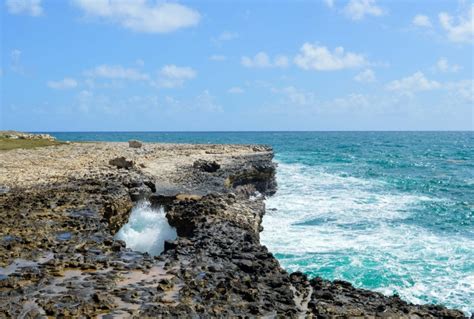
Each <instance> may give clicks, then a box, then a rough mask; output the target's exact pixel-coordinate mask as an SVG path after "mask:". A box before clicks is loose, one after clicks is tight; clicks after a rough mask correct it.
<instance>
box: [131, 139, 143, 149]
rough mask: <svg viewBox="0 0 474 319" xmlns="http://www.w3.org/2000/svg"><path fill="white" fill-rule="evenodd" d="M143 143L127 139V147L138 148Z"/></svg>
mask: <svg viewBox="0 0 474 319" xmlns="http://www.w3.org/2000/svg"><path fill="white" fill-rule="evenodd" d="M142 145H143V143H142V142H140V141H137V140H130V141H128V147H131V148H140V147H142Z"/></svg>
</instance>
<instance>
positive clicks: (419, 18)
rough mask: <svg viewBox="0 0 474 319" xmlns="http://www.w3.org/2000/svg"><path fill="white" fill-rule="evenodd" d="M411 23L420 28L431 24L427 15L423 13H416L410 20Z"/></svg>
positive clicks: (428, 26) (429, 26)
mask: <svg viewBox="0 0 474 319" xmlns="http://www.w3.org/2000/svg"><path fill="white" fill-rule="evenodd" d="M412 23H413V25H415V26H417V27H422V28H431V27H432V26H433V25H432V24H431V20H430V18H429V17H428V16H425V15H423V14H417V15H416V16H415V17H414V18H413V21H412Z"/></svg>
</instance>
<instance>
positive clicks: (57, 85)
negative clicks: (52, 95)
mask: <svg viewBox="0 0 474 319" xmlns="http://www.w3.org/2000/svg"><path fill="white" fill-rule="evenodd" d="M47 84H48V86H49V87H50V88H52V89H55V90H65V89H73V88H75V87H76V86H77V81H76V80H75V79H73V78H64V79H62V80H60V81H48V83H47Z"/></svg>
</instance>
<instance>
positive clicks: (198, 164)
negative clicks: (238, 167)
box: [193, 160, 221, 173]
mask: <svg viewBox="0 0 474 319" xmlns="http://www.w3.org/2000/svg"><path fill="white" fill-rule="evenodd" d="M193 167H194V168H196V169H199V170H201V171H204V172H208V173H214V172H217V170H218V169H219V168H221V166H220V165H219V163H217V162H216V161H206V160H197V161H195V162H194V163H193Z"/></svg>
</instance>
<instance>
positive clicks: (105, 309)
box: [0, 143, 464, 318]
mask: <svg viewBox="0 0 474 319" xmlns="http://www.w3.org/2000/svg"><path fill="white" fill-rule="evenodd" d="M122 156H123V157H124V158H125V159H126V160H127V161H128V160H131V161H133V166H132V167H129V168H128V169H126V168H117V167H116V166H113V165H110V164H109V161H110V160H111V159H114V158H119V157H122ZM272 158H273V152H272V150H271V149H270V148H267V147H264V146H256V145H253V146H252V145H251V146H244V145H190V144H188V145H186V144H179V145H177V144H175V145H173V144H143V146H141V147H140V148H130V147H129V146H128V144H126V143H87V144H77V143H72V144H70V145H59V146H52V147H46V148H40V149H35V150H12V151H8V152H4V153H0V162H1V164H2V165H1V166H0V172H1V174H0V176H1V179H0V185H1V186H6V188H5V187H4V188H3V189H4V191H2V193H0V208H1V214H2V216H1V217H2V222H1V223H2V225H1V228H2V229H3V232H4V233H3V234H2V242H1V246H0V247H1V250H0V267H3V268H2V272H3V275H1V276H0V279H1V281H0V282H1V285H2V292H1V295H0V297H1V298H0V300H1V304H0V306H1V307H0V308H1V309H4V311H5V314H6V315H7V316H12V317H16V316H18V315H20V314H29V315H35V314H39V315H48V316H59V315H64V316H81V315H89V316H102V315H105V314H112V315H117V316H120V315H122V316H132V317H133V316H135V317H136V316H164V317H168V316H171V317H179V316H184V315H186V316H193V315H194V316H204V317H206V316H207V317H216V316H224V317H226V316H238V315H250V316H276V315H278V316H280V315H281V316H287V317H306V316H309V317H311V316H313V317H329V318H331V317H335V316H338V317H343V318H345V317H347V318H349V317H350V318H353V317H360V318H364V317H385V318H387V317H392V318H393V317H396V318H410V317H414V316H418V317H431V318H438V317H444V318H462V317H464V316H463V314H462V313H461V312H460V311H457V310H449V309H446V308H444V307H441V306H433V305H412V304H408V303H406V302H404V301H402V300H400V298H398V297H386V296H383V295H381V294H379V293H375V292H370V291H367V290H362V289H356V288H354V287H352V285H350V284H349V283H347V282H343V281H334V282H329V281H326V280H322V279H320V278H314V279H311V280H309V279H308V278H307V277H306V276H305V275H304V274H301V273H293V274H288V273H287V272H286V271H285V270H283V269H282V268H281V267H280V265H279V263H278V261H277V260H276V259H275V258H274V257H273V255H272V254H271V253H270V252H268V250H267V249H266V248H265V247H264V246H262V245H261V244H260V241H259V232H260V231H261V221H262V217H263V215H264V213H265V204H264V198H263V197H261V198H255V197H253V196H252V195H254V194H255V191H258V192H260V193H262V194H264V195H266V196H271V194H273V193H274V192H275V191H276V182H275V173H276V170H275V169H276V167H275V164H274V163H273V162H272ZM199 160H202V161H204V163H212V162H214V161H215V162H217V163H219V165H220V167H219V168H218V169H217V170H216V171H214V172H210V171H206V169H204V168H203V167H202V166H200V165H194V164H195V163H196V161H199ZM144 198H146V199H149V200H150V201H151V202H152V203H154V204H156V205H164V206H165V210H166V212H167V218H168V221H169V222H170V224H171V225H172V226H174V227H175V228H176V229H177V232H178V239H177V240H176V241H173V242H170V243H166V244H165V252H164V253H162V254H161V255H160V256H158V257H157V258H153V257H151V256H149V255H147V254H142V253H137V252H132V251H130V250H129V249H127V248H126V247H125V244H124V243H123V242H121V241H118V240H115V239H114V238H113V235H114V234H115V233H116V231H117V230H118V229H119V228H120V227H121V226H122V225H123V224H125V223H126V222H127V220H128V216H129V214H130V210H131V208H132V207H133V206H134V205H135V204H136V203H137V202H138V201H140V200H141V199H144ZM15 262H16V263H17V264H18V265H19V266H23V267H19V266H18V265H17V266H15ZM7 272H8V274H7Z"/></svg>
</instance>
